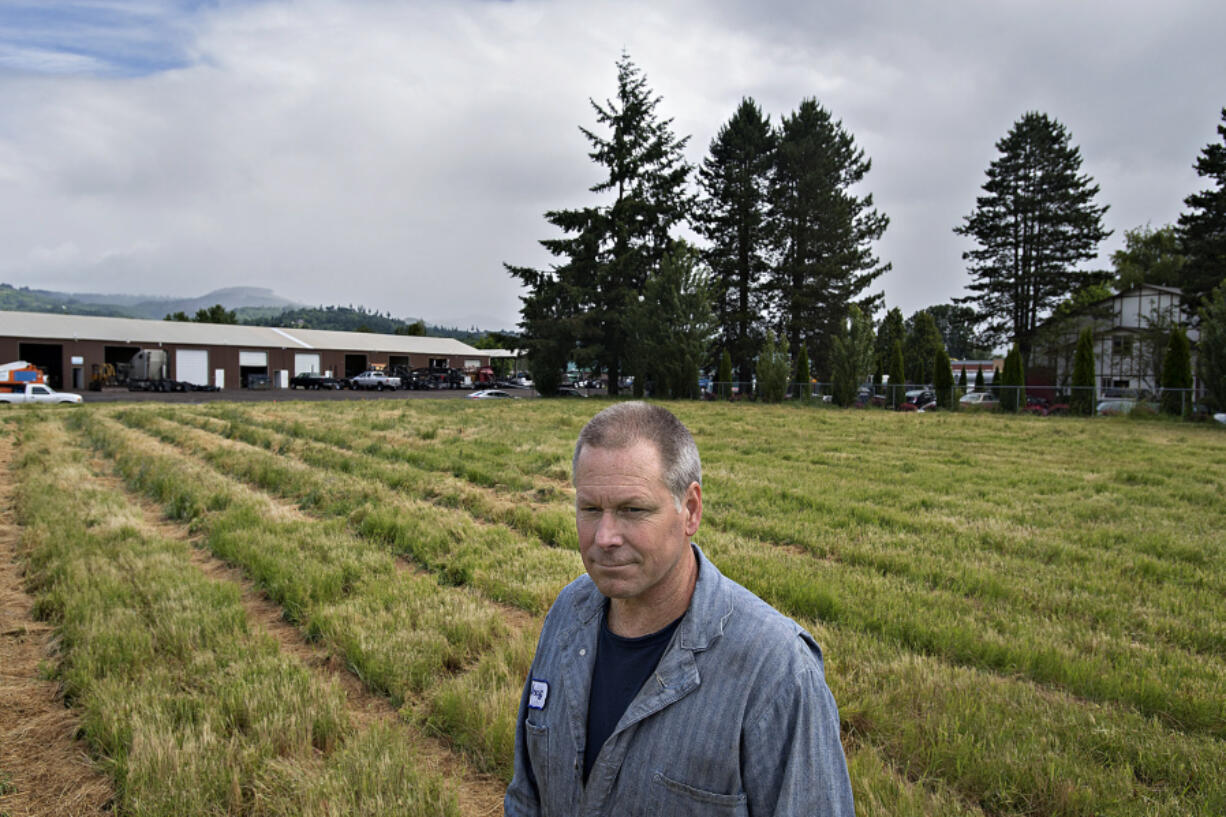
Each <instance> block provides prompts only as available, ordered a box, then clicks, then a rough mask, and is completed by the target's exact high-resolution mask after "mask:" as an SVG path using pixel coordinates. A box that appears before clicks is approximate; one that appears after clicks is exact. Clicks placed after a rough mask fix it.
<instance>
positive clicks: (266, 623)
mask: <svg viewBox="0 0 1226 817" xmlns="http://www.w3.org/2000/svg"><path fill="white" fill-rule="evenodd" d="M90 465H91V469H92V470H93V472H94V474H95V475H96V476H97V478H98V479H99V480H100V481H101V482H103V483H105V484H106V485H108V486H109V487H111V488H113V489H115V490H117V491H122V492H124V493H125V494H126V495H127V496H128V497H129V499H130V500H131V501H132V503H133V505H134V506H135V507H137V508H139V509H140V510H141V513H142V515H143V517H144V525H145V527H146V528H147V529H148V530H149V531H150V532H152V533H154V534H155V535H157V536H160V537H162V538H167V539H177V540H181V541H186V542H188V543H189V544H191V545H192V546H193V547H192V550H191V561H192V563H193V564H195V565H196V567H198V568H199V569H200V570H201V571H202V572H203V573H205V574H206V575H207V576H209V577H211V578H212V579H214V580H215V581H222V582H230V583H233V584H235V585H237V586H238V587H239V589H240V590H241V593H242V601H243V607H244V608H245V609H246V611H247V617H248V621H249V622H250V624H251V627H252V630H253V631H254V632H264V633H267V634H268V635H269V636H271V637H272V638H273V639H275V640H276V642H277V644H278V645H280V648H281V650H282V651H283V652H285V653H286V654H287V655H291V656H293V657H294V658H296V659H298V660H299V661H301V662H302V663H303V664H304V665H305V666H307V667H310V668H311V669H312V670H313V671H315V672H318V673H323V674H325V675H327V676H328V677H330V678H332V679H334V680H335V681H336V682H337V683H338V684H339V685H340V687H341V689H343V690H344V692H345V697H346V700H347V708H348V711H349V716H350V718H351V720H352V722H353V723H354V725H355V726H357V727H358V728H359V729H365V728H366V727H368V726H369V725H371V724H373V723H376V722H383V723H389V724H394V725H396V726H397V727H398V728H400V729H402V730H403V731H404V733H405V734H406V735H407V736H408V738H409V741H410V742H411V743H412V745H413V746H414V748H415V749H417V751H418V753H419V757H420V758H421V761H422V767H423V768H424V769H426V770H429V771H432V772H435V773H437V774H440V775H441V776H443V777H444V778H445V779H447V780H448V781H450V784H451V786H452V787H453V788H454V790H455V792H456V799H457V801H458V803H459V806H460V812H461V814H463V815H464V817H488V816H489V815H493V814H498V813H500V812H501V810H502V796H503V792H504V791H505V788H506V787H505V785H504V784H503V783H502V782H501V781H499V780H497V779H496V778H494V777H492V776H489V775H484V774H480V773H478V772H476V771H475V770H473V769H472V767H471V766H470V764H468V763H467V762H466V761H465V759H464V758H463V757H462V756H461V755H459V754H457V753H456V752H454V751H452V750H451V749H450V747H448V746H447V745H446V743H444V742H443V741H441V740H438V739H437V738H434V737H433V736H431V735H427V734H425V733H423V732H421V731H419V730H417V729H414V728H413V727H412V726H410V725H408V724H406V723H405V722H404V721H403V719H401V717H400V715H399V714H398V713H397V711H396V707H394V706H393V705H392V703H391V701H389V700H388V699H387V698H385V697H383V696H382V695H378V694H375V693H373V692H371V691H370V690H368V689H367V688H366V687H365V686H363V684H362V682H361V680H359V679H358V677H357V676H356V675H354V674H353V673H352V672H350V671H349V670H348V668H347V667H346V665H345V661H344V659H343V658H341V657H340V656H337V655H335V654H333V653H331V652H330V651H329V650H328V649H327V647H326V646H323V645H316V644H312V643H310V642H308V641H307V640H306V639H305V638H304V637H303V634H302V632H301V631H299V630H298V629H297V628H296V627H294V626H293V625H292V624H290V623H288V622H287V621H285V619H284V618H283V617H282V612H283V611H282V609H281V606H280V605H278V604H277V603H276V602H274V601H272V600H271V599H269V598H268V597H267V596H266V595H265V594H264V593H263V591H261V590H260V589H259V588H258V587H257V586H256V585H255V583H254V582H252V581H251V580H250V579H248V578H247V577H246V576H245V575H244V574H243V572H242V571H241V570H240V569H238V568H236V567H233V566H231V565H229V564H227V563H225V562H224V561H222V560H221V559H218V558H216V557H215V556H212V555H211V554H210V553H209V552H208V551H207V550H205V549H204V547H203V546H202V545H201V544H200V543H199V537H193V536H191V535H190V534H189V533H188V531H187V529H186V528H185V527H184V526H183V525H181V524H178V523H176V522H174V521H173V520H168V519H166V518H165V517H164V516H163V515H162V513H161V510H160V509H159V508H158V507H157V504H156V503H154V502H152V501H151V500H149V499H147V498H146V497H143V496H139V495H136V494H134V493H131V492H129V491H128V490H127V488H126V486H125V485H124V483H123V480H122V479H120V478H119V477H118V476H116V475H115V474H114V472H113V471H112V470H111V464H110V462H109V461H107V460H105V459H100V458H94V459H92V460H91V462H90ZM269 500H270V501H272V502H273V503H274V504H275V505H276V506H277V507H278V510H279V511H280V512H281V513H283V514H284V515H285V518H294V517H298V516H301V511H299V509H298V508H297V507H296V506H293V505H290V504H289V503H284V502H278V501H276V500H274V499H273V498H271V497H269ZM397 563H398V564H399V565H400V566H401V567H402V568H404V569H411V566H410V565H408V564H407V563H404V562H403V560H397ZM515 612H516V613H519V612H520V611H515Z"/></svg>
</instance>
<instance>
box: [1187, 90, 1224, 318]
mask: <svg viewBox="0 0 1226 817" xmlns="http://www.w3.org/2000/svg"><path fill="white" fill-rule="evenodd" d="M1217 132H1218V135H1219V136H1220V137H1221V138H1222V142H1221V143H1210V144H1208V145H1205V147H1204V149H1203V150H1202V151H1201V154H1200V156H1199V157H1198V158H1197V160H1196V175H1198V176H1200V177H1202V178H1209V179H1211V180H1212V182H1213V185H1212V186H1211V187H1210V188H1209V189H1207V190H1202V191H1200V192H1199V193H1193V194H1192V195H1190V196H1188V197H1187V198H1186V199H1184V200H1183V203H1184V204H1185V205H1187V206H1188V207H1189V208H1191V209H1190V210H1189V211H1188V212H1186V213H1182V214H1181V215H1180V216H1179V239H1180V243H1181V244H1182V247H1183V252H1184V255H1185V256H1186V263H1185V264H1184V267H1183V269H1182V270H1181V271H1180V272H1181V275H1180V277H1181V278H1182V281H1183V292H1184V296H1185V297H1186V298H1188V300H1189V301H1191V303H1192V305H1193V306H1194V307H1199V306H1201V305H1203V304H1204V302H1205V301H1206V300H1207V299H1208V297H1209V294H1210V293H1211V292H1212V291H1213V290H1214V288H1215V287H1217V286H1218V285H1219V284H1221V283H1222V282H1223V281H1226V108H1222V124H1220V125H1218V126H1217Z"/></svg>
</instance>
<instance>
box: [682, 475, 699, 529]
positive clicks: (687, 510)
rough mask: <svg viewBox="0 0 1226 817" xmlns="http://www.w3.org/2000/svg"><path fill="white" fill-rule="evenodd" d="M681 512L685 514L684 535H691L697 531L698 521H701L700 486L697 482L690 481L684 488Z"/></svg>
mask: <svg viewBox="0 0 1226 817" xmlns="http://www.w3.org/2000/svg"><path fill="white" fill-rule="evenodd" d="M681 513H682V514H683V515H684V516H685V535H686V536H691V537H692V536H693V535H694V534H695V533H697V532H698V523H699V522H701V521H702V486H701V485H699V484H698V483H697V482H691V483H690V487H689V488H687V489H686V490H685V499H684V500H683V501H682V502H681Z"/></svg>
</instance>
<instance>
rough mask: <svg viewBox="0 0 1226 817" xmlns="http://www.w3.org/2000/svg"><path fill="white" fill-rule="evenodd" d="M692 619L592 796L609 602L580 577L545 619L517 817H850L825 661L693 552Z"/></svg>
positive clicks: (527, 692) (527, 696) (528, 690)
mask: <svg viewBox="0 0 1226 817" xmlns="http://www.w3.org/2000/svg"><path fill="white" fill-rule="evenodd" d="M694 551H695V553H696V554H697V556H698V565H699V569H698V581H697V583H696V585H695V587H694V596H693V598H692V599H691V601H690V608H689V610H688V611H687V612H686V614H685V616H684V617H683V618H682V620H681V623H680V624H679V625H678V627H677V630H676V632H675V633H674V634H673V639H672V641H671V642H670V643H669V645H668V648H667V649H666V650H665V652H664V655H663V656H662V657H661V658H660V663H659V665H658V666H657V668H656V672H655V675H654V676H653V677H652V678H651V679H649V680H648V681H647V683H646V684H645V685H644V686H643V689H642V690H640V691H639V694H638V696H637V697H635V699H634V700H633V701H631V703H630V706H629V707H627V709H626V712H625V714H624V715H622V718H621V720H620V721H619V722H618V724H617V727H616V728H615V729H614V730H613V734H612V735H610V736H609V739H608V740H607V741H606V742H605V745H604V747H603V748H602V749H601V750H600V755H599V757H598V758H597V760H596V765H595V766H593V767H592V771H591V775H590V776H589V778H588V781H587V785H586V786H585V785H584V783H583V752H584V745H585V741H586V735H585V729H586V721H587V708H588V690H589V689H590V687H591V680H592V667H593V664H594V661H595V658H596V638H597V634H598V630H599V627H600V622H601V612H602V611H603V608H604V605H605V597H604V596H602V595H601V594H600V592H599V591H598V590H597V589H596V586H595V584H593V582H592V580H591V579H590V578H588V576H586V575H584V576H581V577H579V578H578V579H576V580H575V581H573V582H571V583H570V584H569V585H567V587H566V588H565V589H564V590H563V591H562V592H561V593H560V594H559V595H558V599H557V601H555V602H554V605H553V608H552V609H550V611H549V614H548V616H546V618H545V625H544V629H543V630H542V631H541V638H540V641H539V642H538V644H537V649H536V657H535V659H534V660H533V662H532V669H531V672H530V674H529V677H528V680H527V682H526V683H525V685H524V694H523V696H522V698H521V700H520V705H519V721H518V724H517V726H516V730H515V775H514V778H513V779H512V780H511V785H510V786H509V787H508V788H507V794H506V798H505V800H504V808H505V811H506V814H507V815H509V817H537V815H540V816H541V817H576V816H578V817H598V815H608V817H615V816H616V817H622V816H623V815H624V816H625V817H640V816H641V817H647V816H648V815H660V816H661V817H665V816H666V815H667V817H685V815H705V816H707V817H721V816H722V815H755V816H756V815H775V816H776V817H787V815H835V816H836V817H853V815H854V813H855V810H854V807H853V805H852V796H851V784H850V782H849V780H848V777H847V764H846V761H845V759H844V757H843V748H842V745H841V744H840V743H839V717H838V710H837V709H836V707H835V703H834V698H833V696H831V694H830V690H829V689H828V688H827V687H826V680H825V675H824V673H823V669H822V655H821V650H820V648H819V647H818V646H817V643H816V642H814V640H813V638H812V636H810V635H809V634H808V633H807V632H805V631H804V630H803V629H801V627H800V626H799V625H798V624H796V622H794V621H792V620H791V619H789V618H787V617H786V616H783V615H782V614H780V613H779V612H778V611H776V610H775V609H774V608H772V607H771V606H770V605H768V604H766V603H765V602H763V601H762V600H761V599H759V598H758V597H757V596H755V595H754V594H753V593H750V592H749V591H748V590H746V589H745V588H743V587H741V586H740V585H739V584H737V583H736V582H734V581H732V580H731V579H728V578H726V577H725V576H723V575H722V574H721V573H720V572H719V570H717V569H716V567H715V565H713V564H712V563H711V562H709V561H708V560H707V558H706V557H705V556H704V555H703V554H702V551H701V550H699V549H698V547H697V546H695V547H694Z"/></svg>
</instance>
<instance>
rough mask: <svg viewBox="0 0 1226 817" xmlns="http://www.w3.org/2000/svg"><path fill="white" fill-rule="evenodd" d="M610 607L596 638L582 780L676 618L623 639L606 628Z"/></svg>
mask: <svg viewBox="0 0 1226 817" xmlns="http://www.w3.org/2000/svg"><path fill="white" fill-rule="evenodd" d="M608 615H609V607H608V604H607V603H606V604H605V612H604V615H602V616H601V621H600V636H599V638H598V639H597V641H596V666H595V667H594V668H593V670H592V690H591V694H590V695H589V696H588V704H587V746H585V747H584V749H583V782H584V783H587V776H588V774H589V773H590V772H591V771H592V767H593V766H594V765H596V756H597V755H599V754H600V749H601V747H603V746H604V742H605V741H606V740H608V738H609V735H611V734H613V730H614V729H616V728H617V722H618V721H620V720H621V718H622V715H624V714H625V712H626V708H627V707H628V706H630V702H631V701H633V700H634V696H635V695H638V693H639V690H640V689H642V688H643V684H644V683H646V682H647V679H648V678H650V677H651V675H652V673H654V672H655V670H656V665H657V664H659V663H660V656H662V655H664V650H665V648H667V647H668V642H669V641H670V640H671V639H672V637H673V631H674V630H676V629H677V625H678V624H679V623H680V622H681V618H678V619H677V620H676V621H674V622H673V623H672V624H669V625H668V626H667V627H665V628H664V629H663V630H657V631H656V632H654V633H651V634H650V635H645V636H641V637H639V638H622V637H621V636H619V635H614V634H613V633H612V632H610V631H609V619H608ZM682 618H684V616H682Z"/></svg>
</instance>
